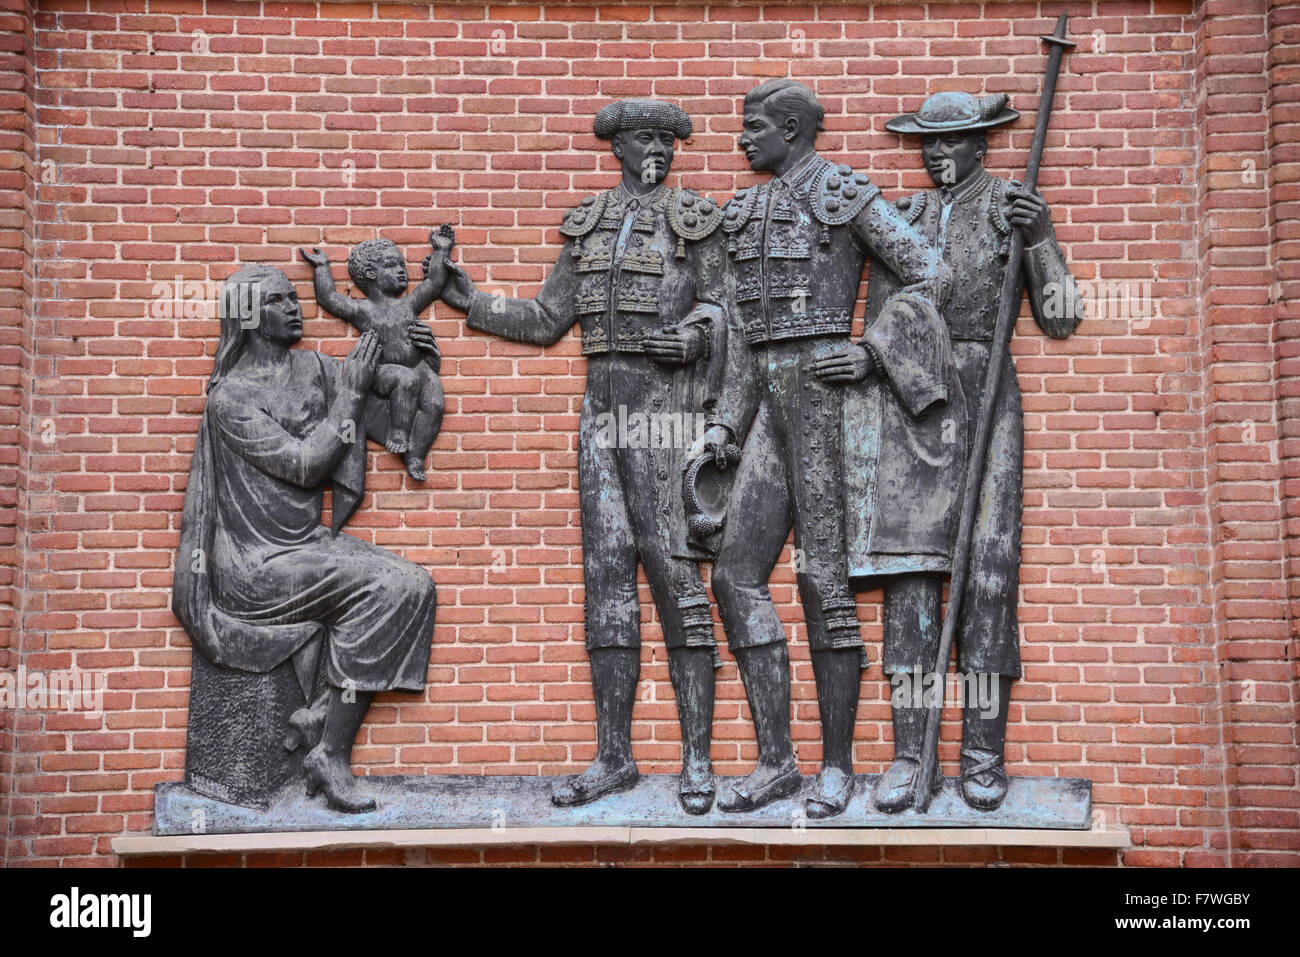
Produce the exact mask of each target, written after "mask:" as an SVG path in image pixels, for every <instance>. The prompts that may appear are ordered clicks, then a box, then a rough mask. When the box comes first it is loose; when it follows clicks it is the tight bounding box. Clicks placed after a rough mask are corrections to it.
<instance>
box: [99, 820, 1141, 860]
mask: <svg viewBox="0 0 1300 957" xmlns="http://www.w3.org/2000/svg"><path fill="white" fill-rule="evenodd" d="M519 844H549V845H556V844H570V845H572V844H579V845H583V844H600V845H610V844H621V845H629V846H637V845H642V846H643V845H669V844H748V845H760V846H767V847H777V846H781V847H789V846H809V847H814V846H817V847H820V846H834V847H846V846H851V847H886V846H913V847H916V846H928V847H958V846H960V847H1072V848H1103V849H1104V848H1113V849H1116V850H1119V849H1123V848H1127V847H1129V846H1130V841H1129V835H1128V831H1123V830H1094V831H1067V830H1047V829H1026V828H975V827H971V828H921V827H909V828H834V827H820V828H793V827H787V828H777V827H520V828H511V827H506V828H499V829H495V830H494V829H492V828H430V829H423V830H414V829H412V830H389V831H278V832H264V833H259V834H180V835H173V836H170V837H154V836H152V835H128V836H124V837H116V838H114V839H113V853H114V854H117V855H118V856H119V857H141V856H150V857H168V856H174V855H180V854H217V853H225V854H241V853H260V852H285V851H289V852H293V851H321V850H352V849H357V848H363V849H365V848H394V847H412V848H416V847H493V846H505V845H519Z"/></svg>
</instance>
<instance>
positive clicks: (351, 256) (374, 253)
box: [348, 239, 400, 290]
mask: <svg viewBox="0 0 1300 957" xmlns="http://www.w3.org/2000/svg"><path fill="white" fill-rule="evenodd" d="M390 249H397V244H396V243H395V242H393V241H392V240H391V239H367V240H366V241H365V242H364V243H360V244H358V245H357V246H355V247H353V249H352V252H350V253H348V275H349V276H351V277H352V281H353V282H354V283H356V284H357V288H359V289H361V290H365V289H367V288H368V287H369V285H370V283H371V282H372V281H373V280H371V279H370V277H368V276H367V275H366V270H368V269H378V268H379V260H380V259H382V258H383V255H384V253H386V252H388V250H390ZM398 251H399V252H400V250H398Z"/></svg>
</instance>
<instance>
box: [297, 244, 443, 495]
mask: <svg viewBox="0 0 1300 957" xmlns="http://www.w3.org/2000/svg"><path fill="white" fill-rule="evenodd" d="M429 242H430V243H432V244H433V254H432V255H430V256H429V257H428V258H427V259H426V260H425V262H424V281H423V282H422V283H420V285H418V286H416V287H415V289H414V290H412V292H411V294H410V295H409V296H403V293H405V292H406V288H407V276H406V259H405V257H404V256H403V255H402V252H401V250H399V249H398V248H397V246H396V245H395V244H394V243H393V242H392V241H391V240H388V239H370V240H367V241H366V242H364V243H361V244H360V245H359V246H357V247H356V248H355V249H353V250H352V252H351V254H350V255H349V256H348V275H349V276H351V277H352V281H353V282H354V283H356V286H357V288H358V289H360V290H361V291H362V293H364V294H365V297H366V298H365V299H353V298H351V297H349V296H345V295H342V294H341V293H339V292H338V291H337V290H336V289H335V288H334V280H333V278H332V277H331V276H330V261H329V257H328V256H327V255H325V253H323V252H321V251H320V250H319V249H312V250H311V251H310V252H308V251H307V250H306V249H300V250H299V252H301V253H302V258H303V259H305V260H307V262H309V263H311V264H312V266H314V267H315V277H314V278H315V283H314V284H315V287H316V301H317V302H318V303H319V304H320V306H321V308H322V309H324V310H325V311H326V312H328V313H329V314H330V315H332V316H337V317H338V318H339V319H342V320H343V321H344V322H347V323H351V324H352V325H353V326H356V328H357V329H358V330H359V331H360V332H371V331H373V332H374V333H375V334H376V335H377V336H378V337H379V344H380V348H381V350H382V353H381V355H380V359H379V366H378V368H377V369H375V377H374V382H373V384H372V385H371V391H372V392H374V394H375V395H377V396H380V397H381V398H384V399H387V400H388V434H387V436H386V437H385V439H384V446H385V447H386V448H387V449H388V451H390V452H394V453H396V454H398V455H400V456H402V463H403V464H404V465H405V466H406V471H407V474H408V475H410V476H411V478H413V479H415V480H416V481H419V482H422V481H424V479H425V477H426V475H425V456H427V455H428V454H429V446H431V445H432V444H433V440H434V439H435V438H436V437H437V435H438V429H439V428H441V426H442V413H443V394H442V384H441V383H440V382H439V381H438V370H439V368H441V366H442V355H441V354H440V353H439V352H438V349H437V346H436V344H433V339H432V334H431V333H430V332H429V331H428V327H427V326H425V325H424V324H423V323H421V322H420V321H419V315H420V313H422V312H423V311H424V310H425V309H427V308H428V307H429V305H430V303H432V302H433V301H434V300H435V299H437V298H438V294H439V293H440V292H442V287H443V284H444V283H445V282H446V280H447V259H448V257H449V256H450V255H451V250H452V247H453V246H454V245H455V242H456V235H455V233H454V232H452V228H451V227H450V226H448V225H446V224H444V225H443V226H441V227H440V228H439V229H438V230H437V231H436V232H431V233H429ZM413 327H414V328H415V329H416V330H417V331H416V333H415V335H416V336H419V337H420V338H421V339H423V340H424V341H426V342H427V343H429V344H430V345H432V347H433V348H432V350H431V351H422V350H421V349H420V348H418V347H417V346H416V344H415V341H414V338H413V335H412V328H413Z"/></svg>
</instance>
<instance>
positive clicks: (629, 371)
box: [443, 100, 725, 814]
mask: <svg viewBox="0 0 1300 957" xmlns="http://www.w3.org/2000/svg"><path fill="white" fill-rule="evenodd" d="M594 131H595V134H596V135H597V136H598V137H600V138H601V139H604V140H608V141H610V146H611V148H612V150H613V153H614V155H615V156H616V157H618V159H619V161H620V162H621V164H622V167H623V175H622V181H621V182H620V183H619V184H618V186H616V187H615V188H614V189H611V190H608V191H607V192H604V193H600V194H599V195H596V196H590V197H588V198H586V199H584V200H583V201H582V204H581V205H580V206H578V207H577V208H575V209H574V210H572V211H571V212H569V213H568V214H567V215H566V216H565V217H564V221H563V224H562V225H561V227H560V231H561V233H563V234H564V236H565V237H566V239H565V245H564V250H563V252H562V253H561V254H560V258H559V261H558V262H557V263H556V265H555V268H554V269H552V270H551V273H550V275H549V276H548V277H547V278H546V281H545V283H544V284H543V286H542V289H541V291H540V292H539V293H538V294H537V296H536V298H533V299H506V298H502V297H493V296H489V295H485V294H483V293H482V292H480V291H478V290H476V289H475V288H474V286H473V284H472V283H471V282H470V281H469V279H468V277H467V276H466V275H465V273H464V272H463V271H461V270H459V268H458V267H455V266H453V267H452V268H453V272H452V275H451V277H450V278H449V280H448V283H447V286H446V288H445V289H444V292H443V298H444V299H445V300H446V301H447V303H449V304H450V305H452V306H454V307H455V308H458V309H462V310H465V311H467V312H468V313H469V318H468V323H469V326H470V327H471V328H473V329H477V330H480V331H482V332H488V333H491V334H493V335H498V336H503V337H505V338H508V339H513V340H515V341H517V342H527V343H533V344H536V345H543V346H545V345H550V344H552V343H554V342H556V341H558V340H559V339H560V337H561V336H563V335H564V334H565V333H566V332H567V331H568V330H569V329H570V328H571V327H572V326H574V325H575V324H577V325H578V326H579V327H580V328H581V332H582V352H583V355H585V356H586V357H587V390H586V396H585V398H584V400H583V405H582V417H581V422H580V425H579V436H578V487H579V493H580V500H581V511H582V550H583V577H584V581H585V586H586V644H587V650H588V652H589V655H590V661H591V681H592V689H593V692H594V694H595V699H596V725H597V728H596V732H597V753H596V760H595V762H594V763H593V764H592V765H591V766H590V767H589V768H587V769H586V770H585V771H583V772H582V773H581V774H578V775H576V776H574V777H572V778H570V779H568V780H567V781H565V782H563V783H562V784H560V785H559V786H557V787H556V789H555V791H554V795H553V800H554V802H555V803H556V804H558V805H561V806H564V805H574V804H583V803H586V802H588V801H592V800H594V799H596V798H598V797H601V796H602V795H606V794H610V793H613V792H615V791H622V790H626V789H627V788H630V787H631V786H632V785H634V784H635V783H636V782H637V778H638V772H637V767H636V764H635V762H634V761H633V759H632V705H633V702H634V700H635V697H636V687H637V680H638V677H639V673H640V660H641V656H640V650H639V649H640V644H641V606H640V602H639V600H638V597H637V580H636V576H637V564H638V562H639V563H640V564H641V565H642V567H644V569H645V572H646V578H647V579H648V580H649V583H650V591H651V594H652V595H653V597H654V602H655V607H656V609H657V610H658V615H659V620H660V622H661V623H662V626H663V632H664V640H665V643H666V644H667V646H668V667H669V673H670V675H671V678H672V682H673V687H674V689H675V691H676V694H677V708H678V713H679V716H680V719H681V726H682V772H681V779H680V789H679V794H680V799H681V803H682V806H683V807H684V808H685V809H686V810H687V811H688V812H690V813H692V814H702V813H704V812H706V811H707V810H708V809H709V808H710V807H712V805H713V797H714V783H713V770H712V764H711V761H710V756H709V742H710V729H711V725H712V722H713V695H714V668H715V665H716V663H717V648H716V644H715V641H714V636H713V618H712V614H711V611H710V606H709V600H708V596H707V594H706V592H705V590H704V584H703V582H702V580H701V577H700V571H699V566H698V565H697V564H695V563H694V562H693V561H690V560H688V559H685V558H681V557H677V556H678V553H679V552H680V551H681V550H682V544H683V543H682V541H681V539H682V536H681V534H680V533H681V530H682V529H684V527H685V519H684V515H683V507H682V497H681V463H682V460H683V458H684V455H685V452H686V449H687V448H688V447H690V445H691V443H692V441H693V440H694V439H695V438H696V437H697V436H698V434H699V433H700V432H701V431H702V426H703V422H704V401H705V391H706V390H705V368H706V360H707V358H708V356H709V354H710V350H711V347H712V346H711V343H712V342H713V340H714V338H715V337H718V336H721V335H722V334H723V333H724V332H725V328H724V315H723V302H724V276H725V263H724V261H723V253H722V247H721V242H722V238H721V232H720V230H719V229H718V226H719V225H720V224H721V222H722V212H721V210H720V209H719V207H718V206H717V205H716V204H714V203H713V202H712V201H711V200H709V199H706V198H704V197H701V196H698V195H696V194H695V193H693V192H692V191H690V190H687V189H680V188H675V187H670V186H668V185H667V184H666V183H665V177H666V176H667V175H668V171H669V169H670V168H671V166H672V161H673V149H674V146H675V141H676V140H679V139H686V138H687V137H689V136H690V134H691V122H690V119H689V118H688V117H687V116H686V114H685V113H684V112H682V110H681V109H679V108H678V107H676V106H674V105H672V104H670V103H664V102H659V101H655V100H623V101H620V102H616V103H613V104H611V105H609V106H607V107H606V108H605V109H603V110H601V111H600V113H599V114H598V115H597V116H596V119H595V123H594Z"/></svg>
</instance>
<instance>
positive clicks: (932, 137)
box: [874, 93, 1082, 811]
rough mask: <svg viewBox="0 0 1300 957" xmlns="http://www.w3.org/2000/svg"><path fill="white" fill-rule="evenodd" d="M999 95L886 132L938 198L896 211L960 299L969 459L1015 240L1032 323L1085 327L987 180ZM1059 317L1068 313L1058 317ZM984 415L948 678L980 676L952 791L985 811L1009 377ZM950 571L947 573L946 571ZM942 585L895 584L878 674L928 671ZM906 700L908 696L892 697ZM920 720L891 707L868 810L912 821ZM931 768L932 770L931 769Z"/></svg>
mask: <svg viewBox="0 0 1300 957" xmlns="http://www.w3.org/2000/svg"><path fill="white" fill-rule="evenodd" d="M1007 104H1008V98H1007V96H1006V94H999V95H995V96H988V97H982V98H976V97H974V96H971V95H970V94H966V93H937V94H935V95H934V96H931V97H930V98H929V99H927V100H926V101H925V102H924V103H923V104H922V105H921V108H920V109H919V110H918V111H917V112H916V113H912V114H907V115H904V116H899V117H895V118H894V119H892V120H890V121H889V122H888V123H886V124H885V128H886V129H889V130H892V131H894V132H897V133H902V134H907V135H914V136H916V135H919V136H920V137H921V138H922V139H921V155H922V157H923V159H924V162H925V167H926V170H927V171H928V172H929V173H930V175H931V177H932V178H933V179H934V182H935V188H934V189H932V190H927V191H926V192H923V193H918V194H916V195H915V196H909V197H905V198H903V199H900V200H899V201H898V206H899V209H900V210H902V212H903V215H904V216H905V217H906V218H907V220H908V222H910V223H912V224H913V225H914V226H915V227H916V228H917V229H918V230H920V232H921V233H922V235H923V236H924V237H925V238H926V240H927V241H928V242H930V243H932V244H934V246H935V248H936V249H937V250H938V252H939V254H940V255H942V257H943V259H944V262H946V263H947V264H948V265H949V267H950V268H951V269H952V272H953V285H954V288H955V289H960V290H962V294H961V295H959V296H958V295H954V296H951V297H949V299H948V300H947V301H946V302H945V303H944V304H943V306H942V309H941V311H942V314H943V319H944V323H945V325H946V326H947V328H948V331H949V334H950V336H951V340H952V347H951V348H952V355H953V359H954V361H955V363H956V368H957V370H958V373H959V376H960V380H961V389H962V392H963V394H964V397H965V400H966V403H967V405H968V407H969V410H970V414H969V415H967V416H966V417H965V421H964V422H963V431H964V432H965V436H964V438H965V440H966V444H967V445H973V444H974V442H975V441H976V436H975V423H976V419H975V415H974V412H975V410H976V408H977V407H978V406H979V404H980V403H981V401H982V399H983V398H984V397H983V394H982V393H983V387H984V376H985V372H986V370H987V367H988V361H989V351H990V348H991V345H992V340H993V332H994V322H995V319H996V317H997V312H998V308H999V296H1000V293H1001V290H1002V280H1003V272H1004V271H1005V269H1006V259H1007V256H1008V254H1009V252H1010V248H1011V234H1012V230H1019V231H1020V233H1021V235H1022V236H1023V240H1024V253H1023V260H1022V262H1023V274H1024V285H1025V288H1026V290H1027V291H1028V294H1029V302H1030V306H1031V308H1032V311H1033V316H1034V319H1035V321H1036V322H1037V323H1038V325H1039V327H1040V328H1041V329H1042V330H1043V331H1044V332H1046V333H1047V334H1048V335H1050V336H1052V337H1054V338H1064V337H1065V336H1068V335H1069V334H1070V333H1071V332H1073V331H1074V328H1075V327H1076V326H1077V325H1078V323H1079V320H1080V319H1081V318H1082V313H1081V311H1080V310H1078V308H1077V307H1076V306H1075V305H1074V304H1075V303H1077V302H1078V294H1077V292H1076V291H1075V286H1074V281H1073V279H1072V278H1071V276H1070V271H1069V267H1068V266H1067V265H1066V262H1065V257H1064V254H1063V253H1062V252H1061V248H1060V246H1059V245H1058V244H1057V242H1056V238H1055V235H1054V233H1053V230H1052V223H1051V217H1050V214H1049V212H1048V209H1047V205H1046V203H1044V202H1043V200H1042V198H1041V197H1040V196H1038V195H1037V193H1034V192H1030V191H1026V190H1024V189H1022V188H1019V187H1018V186H1017V184H1015V183H1012V182H1009V181H1007V180H1004V179H999V178H997V177H995V176H992V175H991V174H989V173H988V171H987V170H985V169H984V166H983V157H984V155H985V153H986V151H987V149H988V143H987V139H986V135H987V131H989V130H992V129H995V128H996V127H998V126H1002V125H1004V124H1007V123H1011V122H1013V121H1014V120H1015V119H1016V118H1017V117H1019V115H1020V114H1019V113H1018V112H1016V111H1015V110H1014V109H1011V108H1010V107H1009V106H1008V105H1007ZM1058 303H1066V304H1069V308H1066V309H1061V308H1055V307H1056V306H1057V304H1058ZM992 405H993V409H994V412H993V416H994V417H993V423H994V425H993V431H992V439H991V443H990V445H989V448H988V466H987V468H986V470H985V472H984V475H983V482H982V485H981V487H980V491H979V505H978V513H979V516H980V519H979V521H978V522H977V524H976V525H975V534H974V538H973V542H972V550H971V562H972V566H971V575H970V580H969V583H968V584H967V586H966V593H965V600H964V605H963V612H962V616H961V622H960V625H959V631H958V633H957V671H958V673H959V674H962V675H982V676H991V678H990V680H989V681H987V682H985V683H983V684H982V685H981V683H980V682H978V681H977V682H974V683H972V686H973V687H977V688H978V687H984V688H986V689H987V690H988V694H986V696H985V699H984V700H983V701H981V700H979V696H978V695H972V694H966V695H965V700H964V707H963V720H962V751H961V777H960V790H961V794H962V797H963V798H964V799H965V800H966V802H967V803H968V804H970V805H971V806H972V807H975V808H979V809H982V810H992V809H995V808H997V807H998V805H1000V804H1001V803H1002V800H1003V798H1004V797H1005V796H1006V792H1007V776H1006V772H1005V770H1004V769H1003V764H1002V761H1003V750H1004V748H1005V745H1006V721H1007V706H1008V704H1009V700H1010V689H1011V681H1012V680H1013V679H1015V678H1018V677H1020V651H1019V642H1020V629H1019V624H1018V620H1017V615H1016V608H1017V605H1018V603H1019V583H1020V524H1021V499H1022V491H1021V484H1022V473H1023V468H1024V466H1023V460H1024V414H1023V412H1022V411H1021V402H1020V389H1019V386H1018V384H1017V382H1016V379H1015V376H1013V375H1006V376H1003V377H1002V379H1001V383H1000V385H999V389H998V392H997V395H996V398H995V399H994V400H993V402H992ZM946 570H947V569H944V571H946ZM941 593H942V575H941V574H938V573H936V572H935V571H933V570H931V569H918V570H916V571H915V572H913V573H910V574H906V575H900V576H898V577H897V578H893V579H891V580H890V581H889V583H888V584H887V585H886V587H885V615H884V621H885V635H884V669H885V673H886V674H887V675H890V676H891V678H892V677H896V676H907V680H909V681H912V682H913V683H915V681H914V679H913V678H912V676H914V675H919V674H921V673H922V672H925V671H928V670H929V669H931V668H932V667H933V666H934V663H935V658H936V655H937V653H938V647H939V637H940V623H941V618H940V613H939V603H940V596H941ZM899 697H900V698H911V697H914V696H913V695H902V696H899ZM925 716H926V715H925V711H923V710H922V709H920V708H917V707H915V703H914V702H913V701H910V700H904V701H900V702H898V703H894V704H893V723H894V748H895V753H894V762H893V764H892V765H891V766H890V767H889V769H888V770H887V771H886V772H885V774H884V775H882V776H881V778H880V779H879V781H878V782H877V784H876V790H875V795H874V800H875V803H876V806H877V807H878V808H880V809H881V810H884V811H899V810H902V809H903V808H906V807H910V806H911V805H912V804H913V803H914V801H915V799H916V791H917V789H918V787H919V786H920V784H919V779H918V776H919V774H920V764H921V762H920V756H921V748H922V739H923V737H924V732H925ZM935 766H936V768H937V763H936V765H935Z"/></svg>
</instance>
